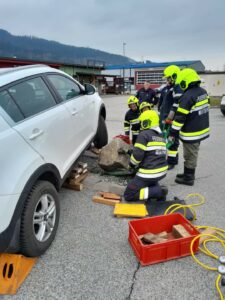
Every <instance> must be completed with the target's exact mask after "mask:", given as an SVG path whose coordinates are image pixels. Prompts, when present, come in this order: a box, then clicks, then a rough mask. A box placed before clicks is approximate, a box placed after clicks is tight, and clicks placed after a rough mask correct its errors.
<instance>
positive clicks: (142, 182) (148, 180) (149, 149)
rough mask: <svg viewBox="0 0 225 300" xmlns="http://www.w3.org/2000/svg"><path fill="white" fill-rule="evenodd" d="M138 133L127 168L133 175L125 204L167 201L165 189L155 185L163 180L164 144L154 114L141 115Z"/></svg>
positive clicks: (153, 112)
mask: <svg viewBox="0 0 225 300" xmlns="http://www.w3.org/2000/svg"><path fill="white" fill-rule="evenodd" d="M140 122H141V131H140V133H139V135H138V138H137V141H136V143H135V145H134V148H133V152H132V155H131V158H130V168H135V170H136V171H137V172H136V175H135V177H134V178H133V179H132V180H131V181H130V182H129V183H128V185H127V187H126V190H125V192H124V198H125V200H126V201H139V200H140V201H147V200H149V199H152V198H155V199H158V200H166V195H167V193H168V189H167V188H166V187H165V186H160V185H159V184H158V181H159V180H161V179H162V178H164V177H165V176H166V173H167V168H168V166H167V161H166V143H165V140H164V138H163V136H162V132H161V130H160V128H159V117H158V114H157V113H156V112H155V111H152V110H147V111H144V112H143V113H142V114H141V116H140Z"/></svg>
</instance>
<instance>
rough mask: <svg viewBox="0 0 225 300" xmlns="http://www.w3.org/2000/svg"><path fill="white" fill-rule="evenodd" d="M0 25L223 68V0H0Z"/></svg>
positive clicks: (88, 44)
mask: <svg viewBox="0 0 225 300" xmlns="http://www.w3.org/2000/svg"><path fill="white" fill-rule="evenodd" d="M0 28H1V29H5V30H7V31H9V32H10V33H11V34H14V35H29V36H36V37H40V38H45V39H48V40H54V41H58V42H60V43H63V44H67V45H73V46H81V47H90V48H94V49H99V50H103V51H107V52H110V53H114V54H121V55H123V54H124V52H125V55H126V56H128V57H130V58H133V59H135V60H137V61H145V60H151V61H154V62H167V61H176V60H201V61H202V62H203V64H204V65H205V66H206V69H208V70H210V69H211V70H224V68H225V0H188V1H187V0H124V1H123V0H85V1H84V0H83V1H79V0H38V1H37V0H14V1H12V0H11V1H10V0H1V1H0ZM124 43H125V46H123V45H124Z"/></svg>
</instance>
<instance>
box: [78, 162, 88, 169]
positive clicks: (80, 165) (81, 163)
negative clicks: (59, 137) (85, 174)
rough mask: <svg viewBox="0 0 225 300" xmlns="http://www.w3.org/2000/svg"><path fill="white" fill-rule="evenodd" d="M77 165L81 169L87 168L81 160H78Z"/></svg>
mask: <svg viewBox="0 0 225 300" xmlns="http://www.w3.org/2000/svg"><path fill="white" fill-rule="evenodd" d="M78 166H79V167H80V168H82V169H87V166H88V164H87V163H83V162H79V163H78Z"/></svg>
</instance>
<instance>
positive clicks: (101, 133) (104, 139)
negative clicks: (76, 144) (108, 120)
mask: <svg viewBox="0 0 225 300" xmlns="http://www.w3.org/2000/svg"><path fill="white" fill-rule="evenodd" d="M107 144H108V131H107V127H106V124H105V119H104V118H103V116H100V117H99V121H98V129H97V133H96V136H95V139H94V145H95V147H96V148H98V149H101V148H102V147H104V146H105V145H107Z"/></svg>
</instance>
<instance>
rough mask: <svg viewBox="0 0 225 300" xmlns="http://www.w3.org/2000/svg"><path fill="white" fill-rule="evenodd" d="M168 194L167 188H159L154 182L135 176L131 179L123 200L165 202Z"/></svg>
mask: <svg viewBox="0 0 225 300" xmlns="http://www.w3.org/2000/svg"><path fill="white" fill-rule="evenodd" d="M167 194H168V188H167V187H165V186H160V185H159V184H158V182H156V181H155V180H152V179H149V180H145V181H144V180H142V179H140V178H138V177H137V176H135V177H134V179H132V180H131V181H130V182H129V183H128V185H127V188H126V190H125V192H124V199H125V200H126V201H130V202H133V201H142V202H144V201H148V200H150V199H157V200H158V201H165V200H166V195H167Z"/></svg>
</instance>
